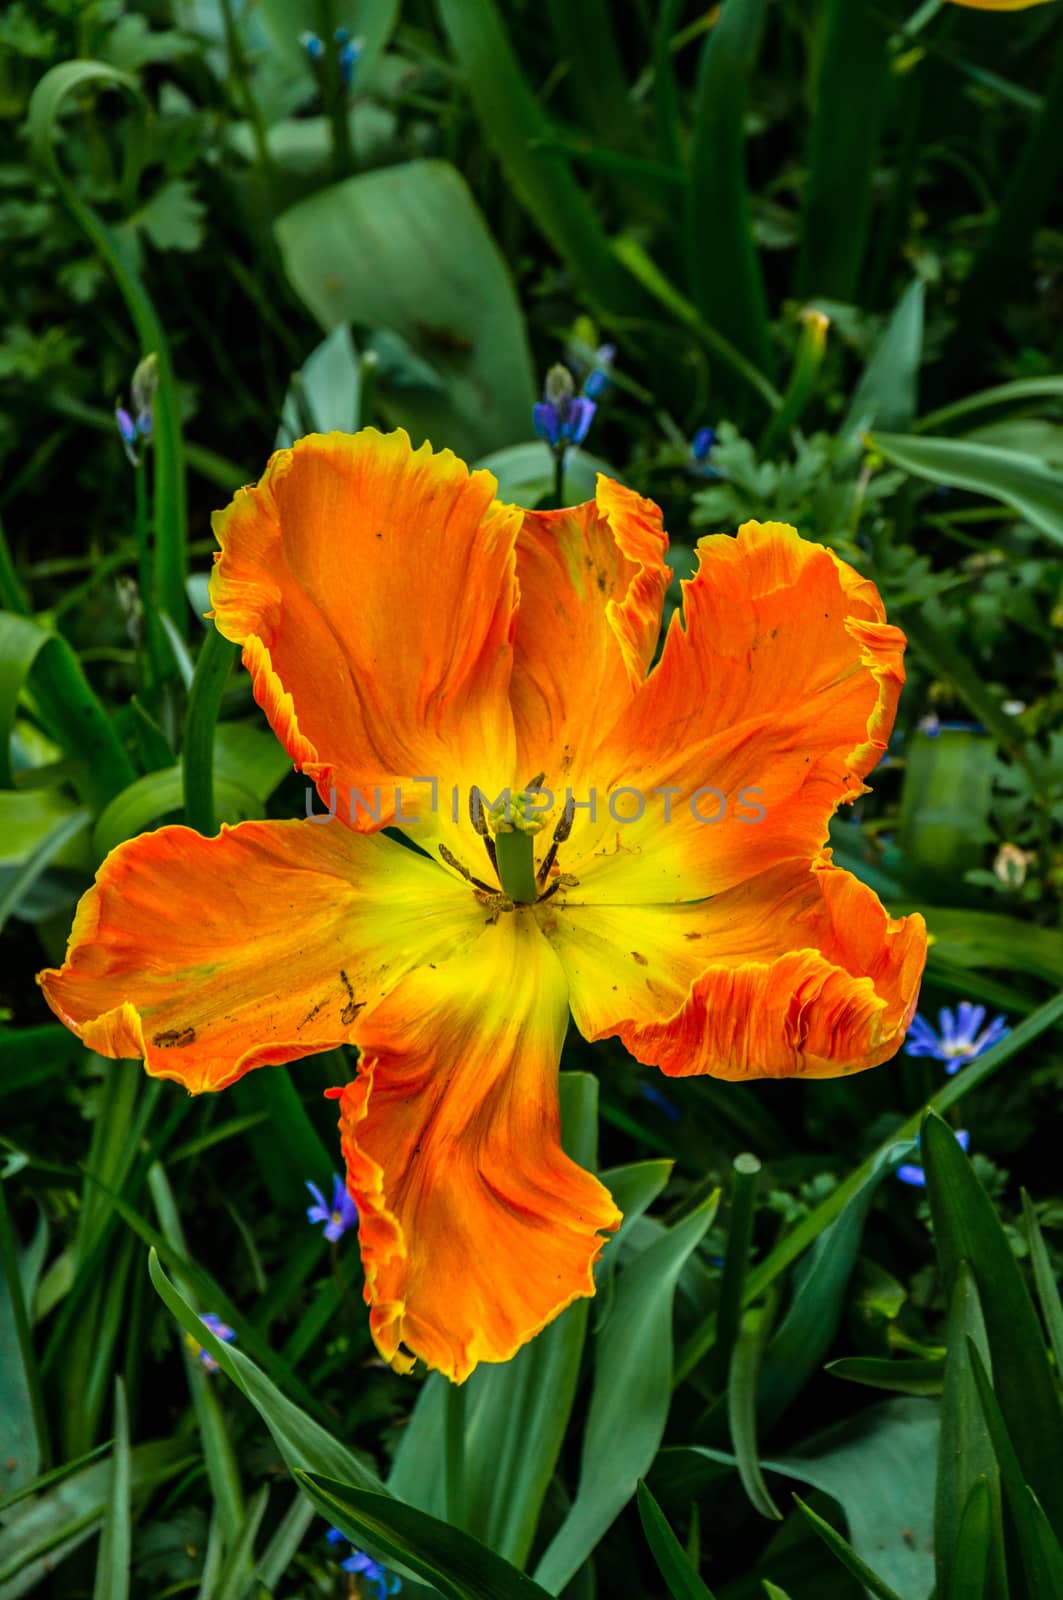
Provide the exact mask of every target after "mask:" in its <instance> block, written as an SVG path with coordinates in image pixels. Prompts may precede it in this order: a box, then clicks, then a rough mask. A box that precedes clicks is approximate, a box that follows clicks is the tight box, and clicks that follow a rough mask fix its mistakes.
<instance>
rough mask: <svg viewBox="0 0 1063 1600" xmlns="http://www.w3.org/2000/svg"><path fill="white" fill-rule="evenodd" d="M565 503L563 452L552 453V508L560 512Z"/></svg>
mask: <svg viewBox="0 0 1063 1600" xmlns="http://www.w3.org/2000/svg"><path fill="white" fill-rule="evenodd" d="M564 503H565V450H564V446H562V448H561V449H560V450H555V451H554V508H555V510H557V511H560V509H561V507H562V506H563V505H564Z"/></svg>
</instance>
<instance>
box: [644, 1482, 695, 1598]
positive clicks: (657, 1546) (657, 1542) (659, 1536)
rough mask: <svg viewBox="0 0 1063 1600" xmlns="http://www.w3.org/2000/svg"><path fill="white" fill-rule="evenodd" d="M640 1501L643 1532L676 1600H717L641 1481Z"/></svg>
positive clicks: (659, 1569) (670, 1592) (669, 1590)
mask: <svg viewBox="0 0 1063 1600" xmlns="http://www.w3.org/2000/svg"><path fill="white" fill-rule="evenodd" d="M638 1501H639V1516H640V1517H641V1518H642V1531H643V1533H644V1534H645V1535H646V1542H647V1544H648V1545H649V1547H650V1549H651V1551H652V1552H653V1559H654V1561H656V1563H657V1568H658V1571H659V1572H660V1574H661V1577H662V1578H663V1579H664V1581H665V1583H666V1584H667V1585H668V1592H669V1594H670V1595H671V1596H672V1600H713V1596H712V1591H711V1590H709V1589H707V1588H706V1587H705V1585H704V1584H703V1583H702V1581H701V1579H700V1578H699V1577H698V1575H697V1573H696V1572H695V1571H694V1569H693V1567H692V1566H691V1565H690V1562H689V1561H688V1560H687V1555H686V1551H685V1550H684V1549H683V1546H682V1545H681V1544H680V1543H679V1540H678V1539H677V1538H676V1536H675V1534H674V1533H673V1532H672V1530H671V1528H670V1527H669V1525H668V1521H667V1518H666V1517H665V1515H664V1512H663V1511H662V1510H661V1508H660V1506H659V1505H658V1504H657V1502H656V1500H655V1499H654V1498H653V1496H652V1494H651V1493H650V1491H649V1490H648V1489H647V1487H646V1485H645V1484H644V1483H643V1482H642V1479H641V1478H640V1479H639V1484H638Z"/></svg>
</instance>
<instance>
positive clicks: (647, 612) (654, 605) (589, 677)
mask: <svg viewBox="0 0 1063 1600" xmlns="http://www.w3.org/2000/svg"><path fill="white" fill-rule="evenodd" d="M667 548H668V536H667V534H666V533H665V532H664V529H663V528H662V526H661V513H660V511H659V510H658V509H657V507H656V506H655V505H654V504H653V502H652V501H650V500H644V499H643V498H642V497H641V495H637V494H635V493H634V492H633V491H632V490H630V489H626V488H625V487H624V486H623V485H622V484H619V483H615V482H613V481H612V479H610V478H606V477H603V476H601V475H599V477H598V487H597V492H596V495H595V498H594V499H593V500H589V501H587V502H586V504H584V505H580V506H571V507H567V508H566V509H564V510H561V511H528V512H525V514H524V524H523V527H522V528H521V532H520V538H519V539H518V541H517V577H518V580H519V583H520V610H519V613H518V617H517V634H516V641H515V659H514V669H513V686H512V691H511V698H512V701H513V712H514V716H515V718H516V723H517V739H518V750H519V752H520V754H519V757H518V770H519V771H520V772H521V773H524V772H525V771H526V772H527V773H528V774H529V775H530V774H532V773H538V772H543V773H545V775H546V783H547V787H549V788H551V789H552V790H553V791H554V793H555V795H556V796H557V798H558V800H559V801H560V800H562V799H563V796H564V788H565V785H566V783H567V782H569V781H572V782H573V783H575V782H576V781H577V780H578V775H579V774H580V772H581V769H582V766H583V764H584V760H585V757H586V755H587V753H588V747H589V746H591V745H592V744H593V743H596V742H597V741H599V740H600V739H601V738H602V737H603V735H604V734H606V733H607V732H608V731H609V729H610V728H611V727H612V726H613V725H614V724H615V722H616V720H617V718H618V717H619V715H620V713H621V711H623V710H624V708H625V707H626V706H627V705H629V704H630V703H631V701H632V699H633V698H634V695H635V691H636V689H637V688H638V687H639V685H640V684H641V683H642V681H643V679H644V678H645V676H646V672H647V670H648V668H649V664H650V662H651V661H652V659H653V652H654V650H655V649H656V646H657V639H658V635H659V633H660V627H661V605H662V603H663V600H664V591H665V589H666V587H667V585H668V580H669V578H670V576H671V574H670V571H669V568H668V567H667V566H666V564H665V560H664V553H665V551H666V549H667Z"/></svg>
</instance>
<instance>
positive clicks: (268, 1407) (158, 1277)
mask: <svg viewBox="0 0 1063 1600" xmlns="http://www.w3.org/2000/svg"><path fill="white" fill-rule="evenodd" d="M148 1271H149V1273H150V1274H151V1281H152V1283H153V1284H154V1285H155V1288H156V1290H157V1291H158V1293H159V1295H160V1296H161V1298H162V1300H163V1302H164V1303H165V1304H166V1306H167V1307H168V1308H169V1310H170V1312H171V1313H172V1314H173V1316H174V1317H175V1318H176V1319H177V1321H178V1322H179V1323H180V1325H181V1327H182V1328H183V1329H184V1330H185V1332H186V1333H187V1334H190V1335H191V1337H192V1338H193V1339H194V1340H195V1341H196V1342H197V1344H201V1345H202V1346H203V1348H204V1349H205V1350H209V1351H210V1353H211V1355H212V1356H213V1357H214V1359H215V1361H216V1362H217V1363H218V1366H219V1367H220V1368H221V1370H222V1371H223V1372H224V1373H225V1376H226V1377H227V1378H229V1379H230V1380H231V1381H232V1382H233V1383H234V1384H235V1385H236V1387H237V1388H238V1389H239V1390H240V1391H241V1393H242V1394H243V1395H244V1396H245V1397H246V1398H247V1399H248V1400H250V1402H251V1404H252V1405H253V1406H254V1408H255V1410H256V1411H257V1412H258V1414H259V1416H260V1417H261V1418H262V1420H263V1422H264V1423H265V1424H266V1427H267V1428H268V1429H269V1431H270V1433H271V1434H272V1435H273V1439H274V1442H275V1443H276V1446H277V1448H278V1450H279V1451H280V1453H281V1455H282V1456H283V1457H284V1460H285V1462H286V1464H287V1467H288V1470H289V1471H290V1472H292V1473H294V1472H295V1470H296V1469H297V1468H308V1469H309V1470H310V1471H313V1472H318V1473H321V1474H323V1475H324V1476H326V1477H331V1476H335V1475H336V1474H339V1475H340V1476H341V1481H344V1482H348V1483H355V1484H358V1485H359V1486H360V1487H362V1488H368V1489H372V1490H375V1491H376V1492H377V1493H380V1494H383V1493H385V1492H386V1491H385V1489H384V1485H383V1484H382V1483H381V1482H380V1480H379V1479H378V1478H377V1477H376V1475H375V1473H373V1472H371V1471H370V1470H369V1468H368V1467H366V1466H365V1464H364V1463H363V1462H362V1461H360V1460H359V1458H358V1457H357V1456H355V1455H354V1454H352V1452H351V1451H350V1450H348V1449H347V1448H346V1446H345V1445H343V1444H341V1443H340V1441H339V1440H338V1439H336V1438H334V1437H333V1435H332V1434H331V1433H329V1432H328V1431H327V1430H326V1429H325V1428H323V1427H321V1425H320V1423H317V1422H315V1421H314V1420H313V1418H312V1417H308V1416H307V1414H306V1412H305V1411H301V1410H300V1409H299V1407H298V1406H296V1405H293V1403H292V1402H291V1401H290V1400H288V1399H287V1398H286V1397H285V1396H284V1395H283V1394H282V1393H281V1391H280V1390H279V1389H278V1388H277V1387H276V1385H275V1384H273V1383H271V1382H270V1380H269V1379H268V1378H267V1377H266V1375H265V1373H264V1372H262V1370H261V1369H260V1368H259V1367H257V1366H256V1365H255V1363H254V1362H253V1361H252V1360H251V1359H250V1357H249V1356H246V1355H245V1354H244V1353H243V1351H242V1350H236V1349H234V1348H233V1346H232V1345H229V1344H223V1343H222V1341H221V1340H220V1339H216V1338H215V1337H214V1335H213V1334H212V1333H211V1331H210V1329H209V1328H207V1327H205V1326H204V1324H203V1323H202V1322H201V1321H200V1320H199V1317H198V1316H197V1315H196V1313H195V1311H193V1309H192V1307H191V1306H190V1305H189V1303H188V1301H187V1300H186V1299H185V1298H184V1296H183V1295H182V1294H180V1293H179V1292H178V1290H177V1289H175V1288H174V1286H173V1284H172V1283H171V1282H170V1280H169V1278H168V1277H167V1276H166V1274H165V1272H163V1270H162V1267H161V1266H160V1264H159V1258H158V1255H157V1253H156V1252H155V1251H154V1250H152V1251H151V1252H150V1254H149V1257H148Z"/></svg>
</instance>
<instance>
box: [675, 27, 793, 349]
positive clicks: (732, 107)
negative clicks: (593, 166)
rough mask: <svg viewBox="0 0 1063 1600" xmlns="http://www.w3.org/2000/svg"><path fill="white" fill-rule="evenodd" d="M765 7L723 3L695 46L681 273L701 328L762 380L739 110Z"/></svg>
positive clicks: (761, 293) (762, 318)
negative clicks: (710, 328)
mask: <svg viewBox="0 0 1063 1600" xmlns="http://www.w3.org/2000/svg"><path fill="white" fill-rule="evenodd" d="M765 10H766V0H728V4H727V6H726V7H725V8H724V9H723V10H722V11H721V13H720V16H719V20H718V21H717V22H716V24H715V25H714V27H713V28H712V30H711V32H710V33H709V34H708V36H707V37H706V39H705V42H704V44H703V45H702V47H701V61H700V64H699V67H698V79H697V88H696V93H695V103H694V135H693V142H692V145H691V152H690V186H689V189H688V191H687V215H686V247H687V273H688V278H689V281H690V286H691V293H692V295H693V298H694V300H695V302H696V304H697V306H698V308H699V310H700V311H701V314H702V316H703V317H704V318H705V320H706V321H708V322H711V323H713V324H716V323H717V322H721V323H722V325H723V327H724V328H725V329H726V332H727V337H728V339H730V340H733V342H734V343H735V345H737V347H738V349H739V350H741V351H742V353H743V355H745V356H747V357H748V358H749V360H750V361H752V362H753V363H754V365H755V366H756V367H758V368H759V370H760V371H761V372H763V373H765V374H766V375H767V376H768V377H772V376H773V369H774V365H775V361H774V353H773V350H772V344H771V324H770V320H769V317H768V301H767V294H766V292H765V288H764V279H763V275H762V272H761V266H760V257H759V255H758V252H757V247H756V244H755V243H754V239H753V227H752V216H751V211H750V203H749V186H748V183H747V179H746V148H745V142H746V133H745V120H746V119H745V111H746V100H747V98H748V94H749V87H750V83H751V80H752V77H753V73H754V71H755V69H756V64H757V56H758V54H759V50H760V40H761V35H762V33H763V31H764V16H765Z"/></svg>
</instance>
